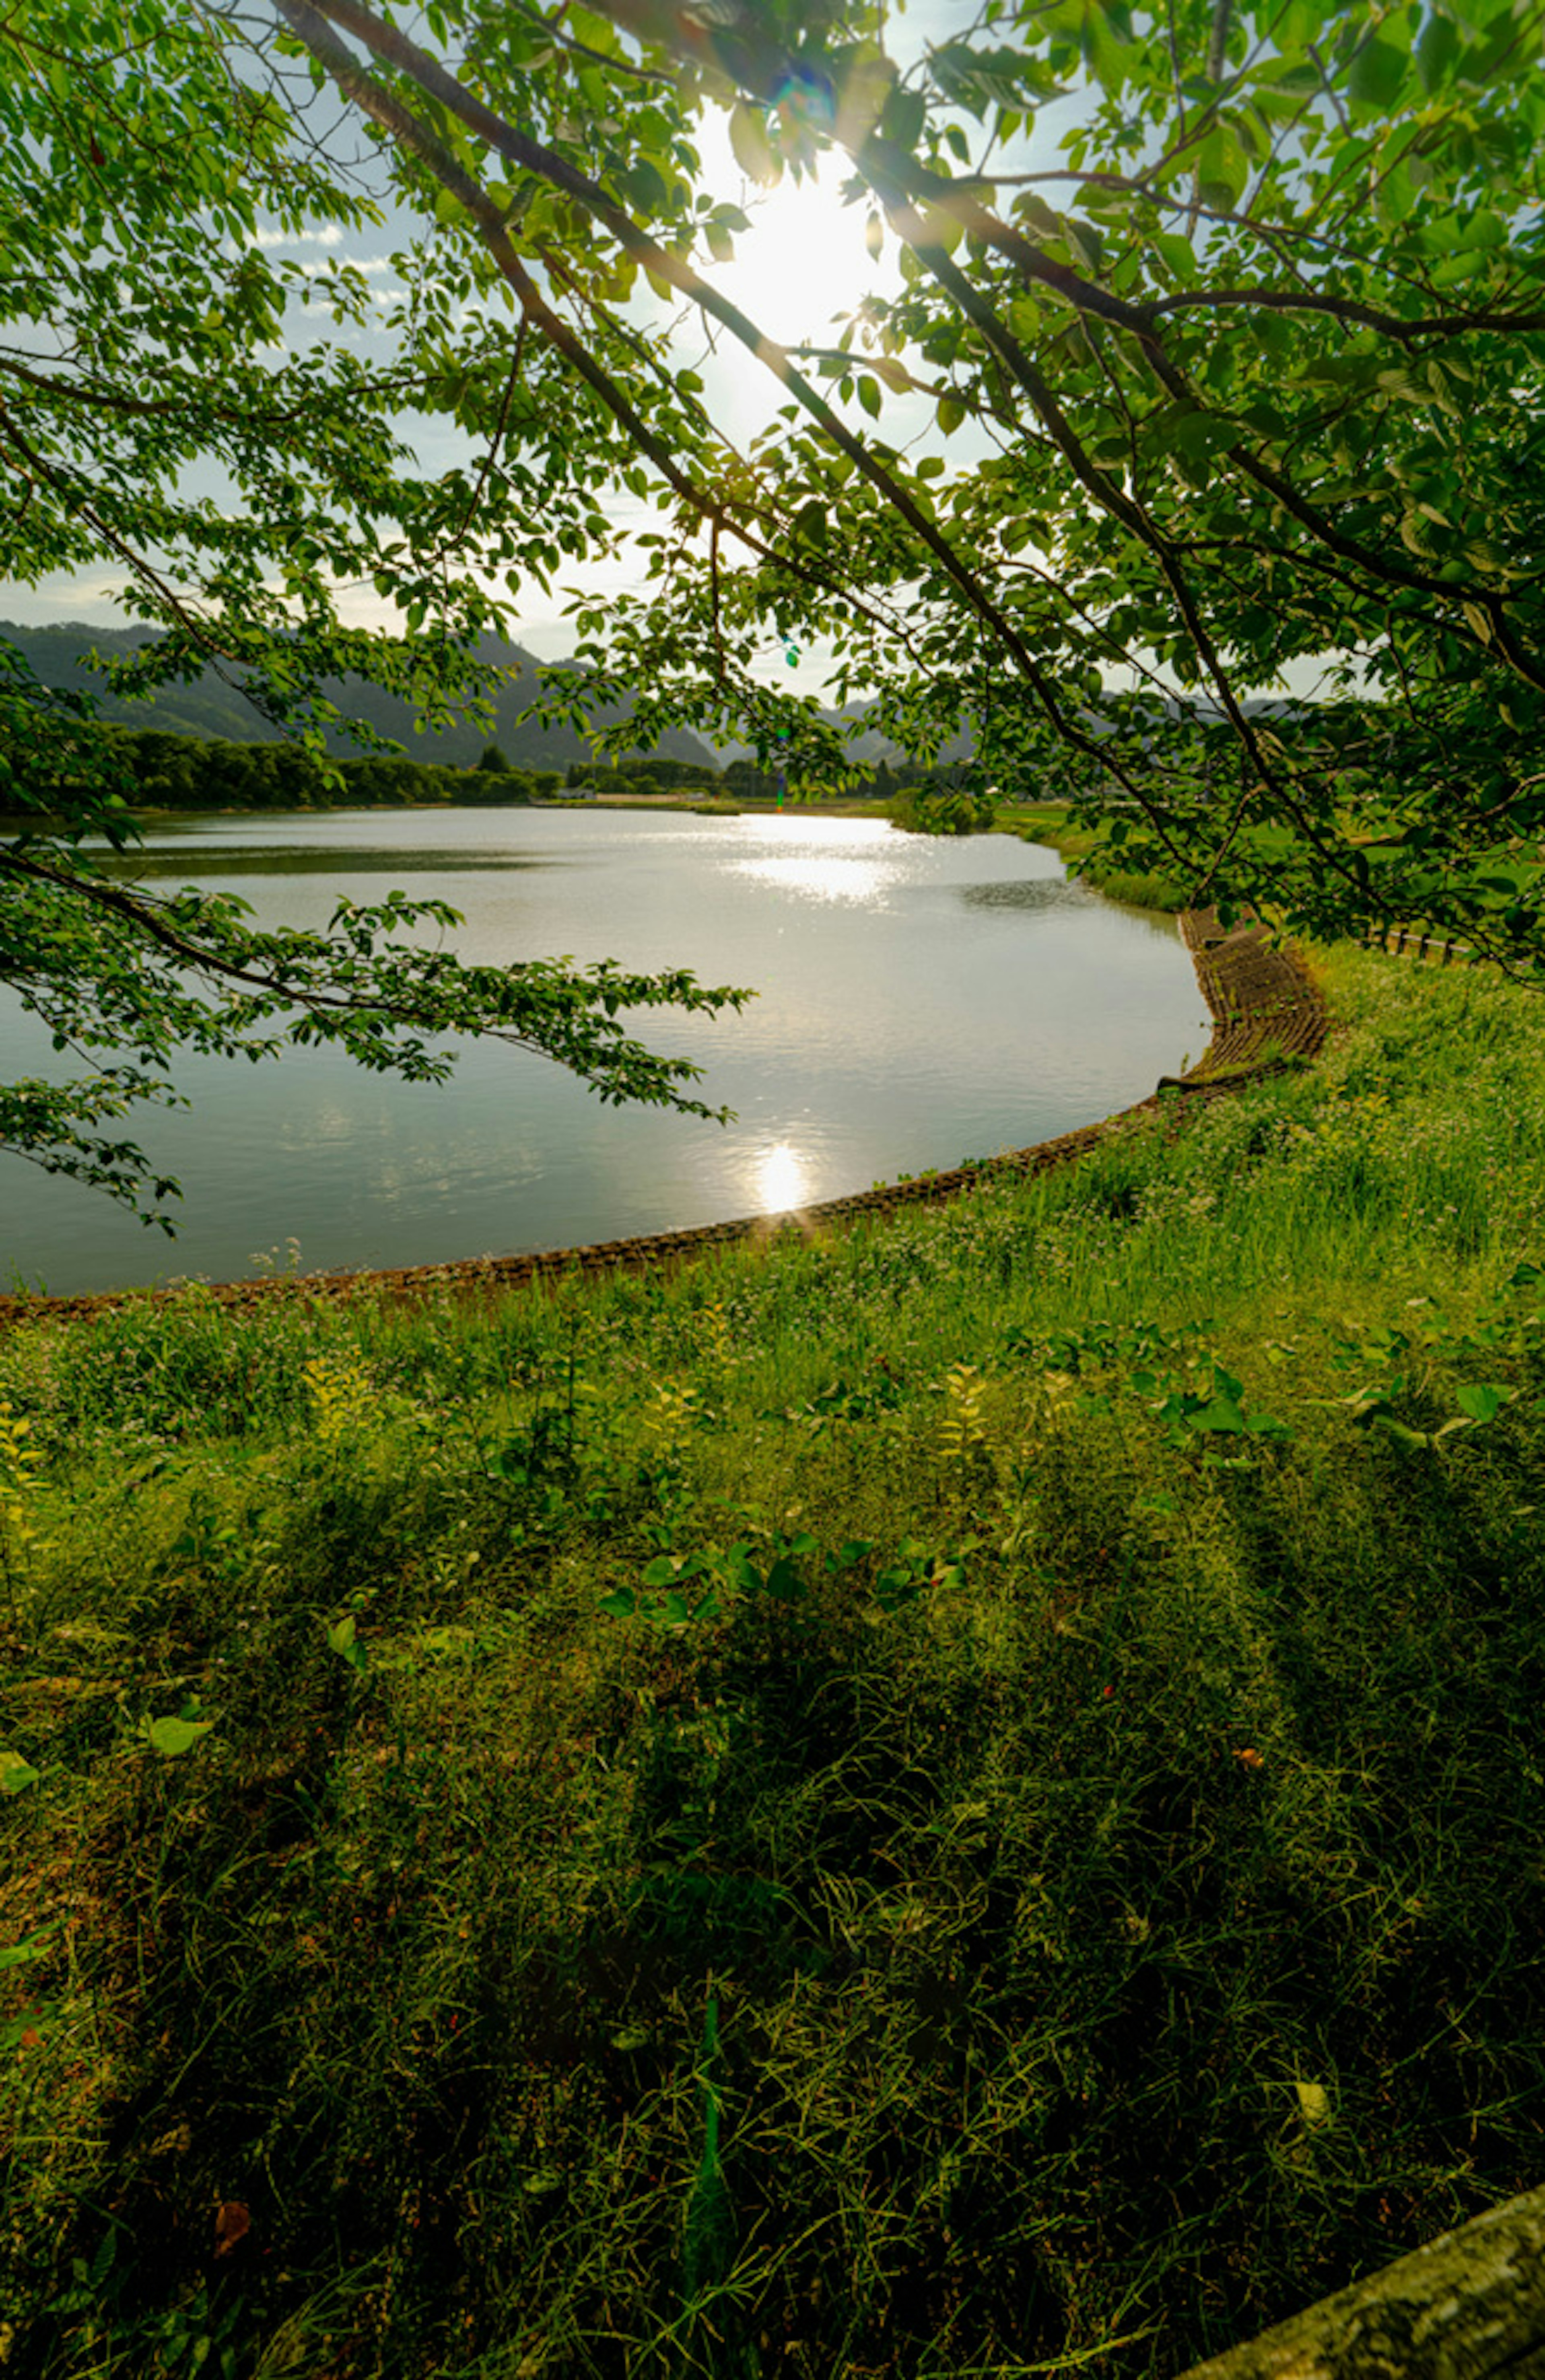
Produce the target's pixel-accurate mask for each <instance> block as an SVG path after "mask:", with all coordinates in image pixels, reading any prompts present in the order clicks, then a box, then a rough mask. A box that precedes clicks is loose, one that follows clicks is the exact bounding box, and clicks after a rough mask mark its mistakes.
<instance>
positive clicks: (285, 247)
mask: <svg viewBox="0 0 1545 2380" xmlns="http://www.w3.org/2000/svg"><path fill="white" fill-rule="evenodd" d="M976 13H977V11H976V8H975V6H970V5H962V0H910V5H909V6H905V7H903V8H902V9H901V10H900V11H899V12H898V13H897V14H896V15H895V16H894V18H893V22H892V28H891V31H890V35H889V37H888V47H889V49H890V51H891V54H892V55H893V56H894V57H895V58H896V60H897V62H898V64H900V65H902V66H904V67H905V65H906V63H907V62H908V60H909V59H910V58H911V57H913V56H915V55H918V54H919V53H920V51H921V49H922V47H923V45H924V44H925V43H926V42H929V41H938V40H941V39H943V38H946V37H947V35H948V34H949V33H950V32H951V31H952V30H956V29H958V28H960V27H962V26H963V25H965V24H967V23H969V22H970V21H971V20H972V19H973V18H975V16H976ZM407 30H413V26H412V22H411V20H409V21H408V27H407ZM1058 119H1060V121H1059V120H1058ZM1070 120H1071V111H1070V109H1069V107H1068V105H1066V104H1064V105H1062V106H1059V107H1057V108H1054V109H1052V110H1049V111H1046V112H1045V114H1044V115H1043V116H1042V118H1041V120H1040V124H1039V125H1038V128H1037V131H1036V134H1035V136H1034V143H1033V150H1027V151H1026V152H1025V154H1024V155H1023V156H1017V155H1016V158H1015V160H1014V162H1015V163H1016V164H1020V165H1023V164H1026V163H1028V162H1029V161H1030V159H1031V157H1032V156H1033V155H1039V157H1040V159H1042V160H1043V161H1044V162H1045V163H1047V164H1051V163H1052V162H1053V161H1052V150H1053V149H1054V147H1055V145H1056V143H1057V141H1058V140H1060V138H1061V136H1062V133H1063V132H1064V130H1065V129H1066V127H1067V125H1068V123H1069V121H1070ZM700 145H701V148H702V152H703V159H704V167H705V178H706V183H707V187H709V188H712V189H713V190H715V191H716V192H718V193H722V194H723V195H724V196H726V197H730V198H736V199H738V200H739V202H740V203H741V204H742V205H743V206H744V207H745V208H746V211H747V212H748V214H749V215H750V217H751V219H752V228H751V229H750V231H749V232H748V233H745V234H742V235H741V236H740V237H739V238H738V239H737V242H736V256H735V259H734V261H733V263H731V264H729V265H715V266H712V267H705V268H704V269H705V271H706V272H707V273H708V277H709V278H711V279H712V281H713V282H714V284H715V285H717V286H718V287H719V288H720V289H722V290H723V292H724V295H725V296H726V297H731V298H733V299H734V301H735V302H736V304H737V305H738V306H740V307H741V308H742V309H743V310H745V311H746V312H747V313H748V314H749V315H750V316H751V318H752V319H753V320H754V321H755V322H758V323H759V325H760V327H761V328H762V329H763V330H764V331H766V332H768V333H769V334H771V335H772V337H773V338H774V339H776V340H778V341H779V342H781V343H782V344H784V345H787V346H793V345H797V344H798V343H800V342H802V341H807V340H814V341H818V342H820V343H821V344H829V345H833V346H834V345H835V344H836V339H837V334H838V331H839V329H840V327H841V321H842V318H843V317H844V315H845V313H846V312H848V311H851V310H852V309H853V308H854V307H856V306H857V305H858V303H859V302H860V301H861V299H862V298H863V297H865V296H866V295H867V294H870V293H873V294H878V295H892V294H894V292H895V290H896V289H897V288H898V286H899V276H898V273H897V269H896V250H895V243H894V239H892V238H891V237H889V235H887V237H886V241H885V247H884V250H883V252H882V255H881V257H880V258H879V260H878V261H876V260H874V259H871V258H870V255H869V253H868V250H867V249H866V246H865V239H864V225H865V218H866V215H867V212H868V208H867V206H866V205H865V204H863V203H859V204H858V205H855V206H847V207H845V206H844V205H843V204H842V201H841V200H840V197H839V195H838V193H839V188H840V184H841V182H842V180H843V178H844V176H845V172H846V171H848V170H850V169H849V168H847V166H846V164H845V160H841V159H835V158H828V159H827V160H825V161H823V166H822V170H821V173H820V175H819V176H815V177H809V176H807V177H806V178H804V179H803V180H802V181H800V182H799V183H797V184H796V183H795V182H794V181H793V179H792V177H791V176H785V178H784V181H783V182H782V183H781V184H780V185H779V186H778V187H777V188H775V189H773V190H772V191H766V190H763V189H760V188H757V187H756V186H754V185H751V184H748V183H747V182H746V181H745V179H744V176H742V174H741V171H740V168H739V167H738V165H737V164H736V162H735V159H734V157H733V154H732V152H731V150H730V145H729V139H728V115H727V113H726V112H725V111H724V110H723V109H716V108H714V109H710V110H709V111H708V112H707V115H706V116H705V120H704V123H703V127H702V133H701V141H700ZM407 229H408V218H407V217H406V216H405V215H404V214H403V213H401V212H397V211H395V210H394V211H393V215H392V218H391V219H390V220H389V221H388V222H387V223H386V224H385V225H383V226H382V227H381V228H380V229H379V230H378V231H376V232H375V233H374V234H372V235H371V236H369V237H360V236H359V235H354V236H352V237H347V238H346V237H344V236H343V235H341V234H340V233H339V231H338V228H337V226H336V225H332V226H326V227H321V226H319V229H318V232H317V234H316V235H314V236H313V237H311V238H310V239H309V240H307V241H305V242H301V243H293V242H290V241H287V240H286V239H283V238H282V237H279V236H278V235H276V234H274V235H270V236H268V237H266V238H265V239H264V242H263V244H264V246H265V247H271V248H272V249H273V250H274V253H276V254H290V255H294V256H296V257H298V258H301V259H305V258H308V257H309V258H310V260H311V261H320V259H321V257H322V253H323V252H324V251H325V252H329V253H331V255H332V256H334V257H335V258H338V259H341V258H343V257H344V256H347V258H348V259H349V261H352V262H354V263H356V264H358V265H359V267H360V268H361V269H362V270H363V271H364V272H365V273H367V274H369V275H370V276H371V281H372V284H373V285H375V286H376V287H377V288H378V289H379V290H381V291H382V293H383V295H384V294H386V293H387V292H388V291H389V289H390V285H391V269H390V261H389V260H390V255H391V251H392V249H394V248H395V247H398V246H400V245H401V244H402V242H403V237H404V233H405V231H406V230H407ZM640 288H642V284H640ZM636 302H637V301H636ZM645 303H646V304H648V305H653V304H655V303H656V301H654V300H653V299H651V298H647V297H646V299H645ZM298 327H300V329H301V332H302V335H303V326H298ZM678 352H679V360H680V362H681V363H682V364H690V365H691V366H692V367H693V368H694V369H696V370H698V371H700V374H701V376H702V379H703V381H704V383H705V390H706V401H707V403H708V405H709V407H710V409H711V411H712V414H713V416H714V419H716V420H717V421H718V422H719V423H720V424H721V426H722V427H723V428H724V430H725V431H727V432H728V433H729V434H730V435H731V436H732V437H734V438H735V439H736V441H737V443H743V442H744V441H745V439H746V438H747V437H748V436H749V435H750V434H751V433H752V432H754V431H756V430H758V429H760V427H762V426H763V425H764V424H765V423H766V422H767V421H769V420H770V419H772V417H773V415H774V414H775V412H776V409H777V407H778V405H779V404H780V403H782V402H784V401H785V399H784V393H783V391H782V390H781V389H780V387H779V386H778V384H777V383H776V382H775V381H774V380H773V378H772V374H771V373H769V372H767V371H765V370H761V369H760V367H758V366H756V365H754V364H752V363H750V362H749V361H748V358H746V357H745V355H744V352H743V350H741V349H740V348H739V347H738V346H736V343H735V342H733V341H731V340H728V339H727V338H726V337H725V336H724V334H720V339H719V351H718V353H717V354H715V353H714V352H713V350H712V348H711V347H710V346H708V344H707V342H706V340H705V338H704V335H703V330H702V325H701V321H700V318H699V317H697V316H696V315H695V314H693V315H692V316H691V318H690V320H689V321H688V322H687V323H686V326H685V329H684V331H683V333H682V334H681V335H680V338H679V343H678ZM828 394H829V395H830V394H831V391H830V389H829V390H828ZM833 401H834V400H833ZM849 411H850V413H851V416H852V419H853V420H854V423H855V425H856V426H859V425H861V424H862V423H863V421H864V419H865V417H864V416H863V415H862V413H861V412H860V411H859V409H858V407H857V405H854V406H852V407H850V408H849ZM883 431H884V435H885V437H886V438H887V440H889V441H890V442H892V443H895V444H897V445H905V444H906V443H907V442H908V441H909V440H911V439H914V438H919V439H923V440H928V439H930V438H931V437H932V435H933V426H932V406H931V402H930V401H929V400H927V399H925V398H920V397H919V398H915V399H900V400H897V399H894V398H892V397H887V401H886V409H885V416H884V422H883ZM408 435H409V441H410V443H412V445H413V446H414V449H415V452H416V455H417V458H418V461H419V463H420V468H425V469H428V470H430V471H435V470H440V469H444V468H449V467H450V466H451V465H452V464H453V463H458V462H459V463H463V464H466V463H468V462H469V461H470V460H472V458H473V449H472V446H471V444H470V442H469V441H468V440H466V439H465V438H464V437H462V436H461V435H460V434H459V433H457V432H456V431H450V430H447V429H444V428H442V427H440V426H439V425H437V424H434V423H432V422H430V421H421V422H420V423H417V424H415V425H414V427H413V429H412V431H410V432H409V433H408ZM971 442H972V433H971V431H970V428H969V426H968V425H967V427H966V428H965V429H963V430H962V431H957V432H956V434H955V439H954V440H953V441H952V442H951V449H950V451H951V455H952V459H957V460H959V461H962V462H968V461H970V460H972V459H974V455H973V451H972V443H971ZM209 492H212V493H213V492H215V490H214V484H213V480H212V483H211V489H210V491H209ZM608 511H609V513H610V515H611V516H612V517H613V518H614V520H615V521H616V522H617V523H618V525H619V526H620V527H622V528H628V527H630V526H631V527H636V528H645V527H649V528H654V527H657V526H658V516H657V515H656V514H655V513H654V511H653V508H652V506H651V505H648V504H642V503H639V502H637V501H636V500H633V499H630V498H627V497H623V498H621V499H617V500H613V501H612V502H610V503H609V504H608ZM572 575H573V576H574V577H578V575H579V574H578V572H575V573H574V574H572ZM121 583H122V572H121V570H119V569H118V568H116V567H112V566H107V565H104V566H103V567H102V568H99V569H95V570H91V571H89V572H86V573H83V574H79V575H73V576H66V575H63V574H61V575H59V576H57V577H53V578H50V579H45V580H43V582H42V583H41V584H40V585H39V586H38V587H37V588H35V589H33V588H26V587H21V586H18V585H15V584H12V583H10V582H6V581H4V580H0V616H7V617H9V618H12V619H15V620H18V621H20V622H23V623H36V622H43V621H55V620H62V619H79V620H82V621H85V622H86V623H88V624H89V625H114V624H115V623H116V622H120V621H121V620H122V619H123V618H124V616H125V615H124V614H123V613H121V612H120V611H119V610H118V609H117V608H116V604H115V601H114V594H115V590H116V588H117V587H118V586H119V585H121ZM568 583H569V578H568V576H567V575H566V578H565V580H564V581H563V582H561V584H563V585H566V584H568ZM582 583H583V585H584V587H585V588H586V589H587V590H588V591H593V592H596V593H599V594H601V595H602V596H604V595H605V594H607V593H609V592H612V591H614V589H618V588H621V587H637V586H640V585H642V584H643V579H642V575H641V571H640V570H639V566H638V565H637V564H636V563H632V562H619V563H617V564H614V565H589V566H587V567H586V568H585V569H584V571H583V574H582ZM564 601H565V596H564V593H563V592H562V591H561V588H560V587H555V588H554V594H553V596H552V597H551V598H547V597H544V596H543V595H542V593H541V589H538V588H537V587H536V586H535V585H534V584H531V585H529V586H528V588H527V589H524V590H523V593H522V596H521V598H520V599H519V605H518V620H517V627H516V635H517V637H518V639H519V641H520V642H521V643H522V644H524V645H525V646H527V647H528V648H529V650H531V651H533V652H534V653H536V654H537V655H538V656H539V657H540V658H541V659H544V660H547V659H557V658H560V657H562V656H563V655H565V654H566V653H567V652H568V651H570V650H572V647H573V643H574V631H573V624H572V622H571V621H569V620H567V619H566V618H565V617H564V614H563V604H564ZM343 608H344V610H345V613H346V616H347V618H348V619H349V620H350V621H352V622H357V623H358V624H359V625H369V626H386V625H395V624H396V622H397V618H398V615H397V614H396V613H395V611H394V609H393V607H392V606H391V605H390V604H389V603H388V602H384V601H382V600H381V599H380V598H378V597H376V596H375V595H374V593H373V592H372V591H371V590H369V589H365V590H361V591H360V592H359V593H357V594H356V593H352V592H351V593H350V594H349V595H348V596H347V598H346V599H345V601H344V605H343ZM759 673H764V674H767V675H768V676H769V677H775V678H776V679H777V681H778V682H779V683H780V684H782V685H784V686H785V688H786V689H787V690H788V691H790V692H793V693H807V692H815V691H816V690H817V688H818V686H819V683H820V678H821V659H820V655H819V653H818V652H816V651H809V652H801V653H800V655H799V658H798V662H797V666H796V667H794V668H792V669H791V668H790V666H789V664H788V662H787V660H786V656H785V650H784V648H783V647H782V645H781V644H777V643H775V642H774V641H773V640H772V638H771V637H770V638H769V642H768V645H767V648H766V650H765V652H764V654H763V655H762V656H761V658H760V662H759Z"/></svg>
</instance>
